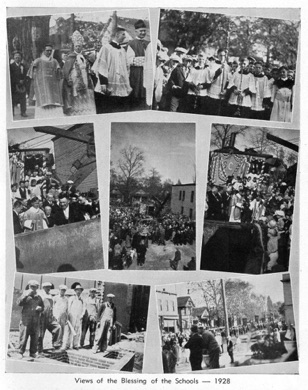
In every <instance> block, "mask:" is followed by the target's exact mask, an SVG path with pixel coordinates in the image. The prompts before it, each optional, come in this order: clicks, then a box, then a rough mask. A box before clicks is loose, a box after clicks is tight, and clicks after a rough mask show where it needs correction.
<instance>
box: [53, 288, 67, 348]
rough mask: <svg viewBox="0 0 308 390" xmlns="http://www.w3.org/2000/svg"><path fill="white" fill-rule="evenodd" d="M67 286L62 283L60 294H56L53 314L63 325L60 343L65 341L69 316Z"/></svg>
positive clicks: (61, 325)
mask: <svg viewBox="0 0 308 390" xmlns="http://www.w3.org/2000/svg"><path fill="white" fill-rule="evenodd" d="M66 290H67V286H65V284H60V286H59V295H56V296H55V297H54V300H53V314H54V316H55V318H56V320H57V322H58V323H59V325H60V327H61V332H60V336H59V343H60V344H61V345H62V343H63V335H64V329H65V325H66V322H67V317H68V298H67V297H66V296H65V293H66Z"/></svg>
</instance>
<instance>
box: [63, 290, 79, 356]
mask: <svg viewBox="0 0 308 390" xmlns="http://www.w3.org/2000/svg"><path fill="white" fill-rule="evenodd" d="M74 290H75V294H76V295H73V296H71V297H70V298H69V300H68V321H67V323H68V328H67V329H68V332H67V338H66V340H65V341H64V343H63V345H62V350H66V349H69V348H70V347H71V344H72V346H73V349H76V350H78V349H79V341H80V333H81V321H82V317H83V314H84V303H83V299H82V297H81V293H82V291H83V287H82V286H81V285H80V284H79V283H78V284H76V285H75V288H74Z"/></svg>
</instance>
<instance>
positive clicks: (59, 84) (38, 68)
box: [10, 20, 153, 118]
mask: <svg viewBox="0 0 308 390" xmlns="http://www.w3.org/2000/svg"><path fill="white" fill-rule="evenodd" d="M134 27H135V33H136V39H131V40H129V41H128V42H127V35H126V30H125V29H124V28H121V27H117V28H115V29H114V31H113V32H112V35H111V37H110V41H109V42H108V43H105V44H103V45H102V42H101V41H97V42H96V44H95V51H94V52H90V53H88V54H86V52H84V51H83V46H84V38H83V36H82V35H81V34H80V32H79V31H75V32H74V33H73V35H72V37H71V38H72V43H73V47H74V49H73V52H72V53H70V54H66V53H65V52H61V51H59V50H54V48H53V46H52V45H51V44H49V43H47V42H46V44H45V47H44V51H43V53H42V55H41V57H40V58H37V59H35V60H34V61H33V62H32V64H31V66H30V68H29V69H28V70H27V69H26V67H25V65H24V64H23V62H22V54H21V52H18V51H16V52H14V53H13V56H14V57H13V58H14V61H13V62H12V63H11V64H10V75H11V92H12V104H13V114H14V110H15V109H16V107H17V105H18V104H19V105H20V111H21V116H23V117H27V113H26V109H27V106H26V97H27V95H28V98H29V101H32V102H35V118H52V117H57V118H59V117H63V116H66V115H68V116H73V115H91V114H96V113H97V114H101V113H104V112H115V111H127V110H136V109H145V108H146V107H147V105H150V104H151V97H152V96H151V95H152V92H150V98H149V97H147V92H148V94H149V90H151V91H152V89H151V88H152V73H153V72H152V61H151V50H150V46H149V41H147V40H145V39H144V38H145V37H146V33H147V29H146V25H145V23H144V21H142V20H138V21H137V22H136V23H135V25H134ZM124 46H125V47H124ZM29 80H30V81H31V83H30V87H29V88H28V91H27V88H26V85H27V83H29Z"/></svg>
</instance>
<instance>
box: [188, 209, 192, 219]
mask: <svg viewBox="0 0 308 390" xmlns="http://www.w3.org/2000/svg"><path fill="white" fill-rule="evenodd" d="M189 218H190V219H192V218H193V209H189Z"/></svg>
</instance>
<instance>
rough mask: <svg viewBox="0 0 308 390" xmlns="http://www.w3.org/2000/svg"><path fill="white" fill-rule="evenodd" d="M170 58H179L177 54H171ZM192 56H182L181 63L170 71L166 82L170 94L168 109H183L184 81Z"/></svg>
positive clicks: (187, 74)
mask: <svg viewBox="0 0 308 390" xmlns="http://www.w3.org/2000/svg"><path fill="white" fill-rule="evenodd" d="M170 59H172V60H173V61H175V60H176V59H179V60H180V61H181V59H180V58H179V57H178V56H176V55H175V56H173V55H172V56H171V57H170ZM191 63H192V58H191V57H190V56H185V57H183V63H182V64H179V65H177V66H176V67H175V68H174V69H173V71H172V72H171V75H170V78H169V80H168V83H167V87H166V88H167V91H168V93H169V95H170V100H171V101H170V109H169V111H172V112H176V111H183V107H181V101H182V99H183V97H185V95H186V94H187V92H188V83H185V82H186V80H187V78H188V76H189V75H190V69H191Z"/></svg>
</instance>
